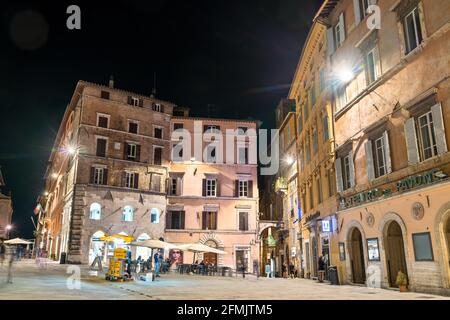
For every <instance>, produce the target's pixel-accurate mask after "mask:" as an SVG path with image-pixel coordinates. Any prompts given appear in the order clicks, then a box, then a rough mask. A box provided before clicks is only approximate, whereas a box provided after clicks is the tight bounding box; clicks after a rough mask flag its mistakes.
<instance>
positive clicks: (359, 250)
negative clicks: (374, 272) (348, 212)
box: [348, 227, 366, 284]
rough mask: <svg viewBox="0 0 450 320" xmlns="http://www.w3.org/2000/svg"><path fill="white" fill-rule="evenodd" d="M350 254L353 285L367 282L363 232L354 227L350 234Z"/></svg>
mask: <svg viewBox="0 0 450 320" xmlns="http://www.w3.org/2000/svg"><path fill="white" fill-rule="evenodd" d="M348 253H349V256H350V266H351V270H352V281H353V283H359V284H364V283H365V282H366V265H365V262H364V246H363V238H362V234H361V231H359V229H358V228H356V227H354V228H353V229H352V230H351V231H350V234H349V241H348Z"/></svg>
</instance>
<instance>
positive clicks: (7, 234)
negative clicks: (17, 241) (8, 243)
mask: <svg viewBox="0 0 450 320" xmlns="http://www.w3.org/2000/svg"><path fill="white" fill-rule="evenodd" d="M11 229H12V225H10V224H8V225H7V226H6V238H7V239H9V231H10V230H11Z"/></svg>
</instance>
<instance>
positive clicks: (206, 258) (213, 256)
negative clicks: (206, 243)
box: [203, 252, 217, 266]
mask: <svg viewBox="0 0 450 320" xmlns="http://www.w3.org/2000/svg"><path fill="white" fill-rule="evenodd" d="M203 262H204V263H209V264H213V265H215V266H217V253H212V252H205V253H203Z"/></svg>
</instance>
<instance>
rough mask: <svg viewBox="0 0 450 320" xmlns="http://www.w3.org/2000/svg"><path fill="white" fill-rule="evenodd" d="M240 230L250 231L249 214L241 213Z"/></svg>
mask: <svg viewBox="0 0 450 320" xmlns="http://www.w3.org/2000/svg"><path fill="white" fill-rule="evenodd" d="M239 230H240V231H247V230H248V212H239Z"/></svg>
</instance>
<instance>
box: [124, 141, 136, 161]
mask: <svg viewBox="0 0 450 320" xmlns="http://www.w3.org/2000/svg"><path fill="white" fill-rule="evenodd" d="M126 146H127V160H136V150H137V146H136V145H135V144H133V143H127V144H126Z"/></svg>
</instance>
